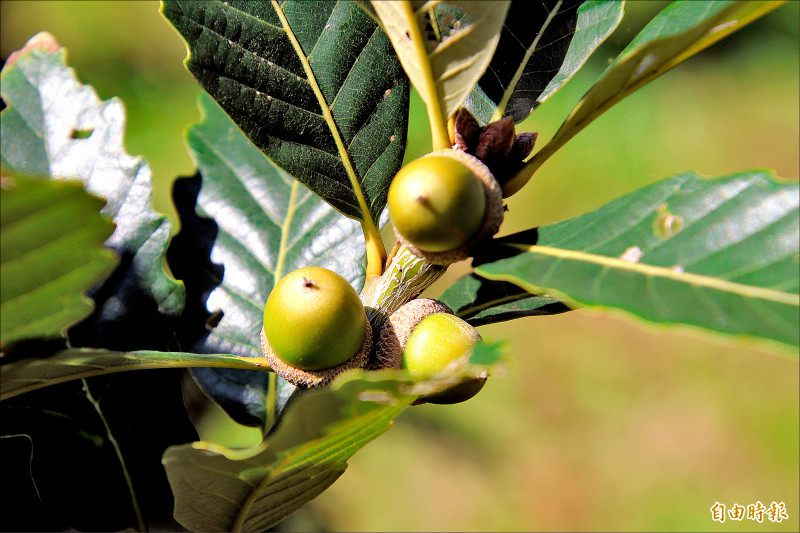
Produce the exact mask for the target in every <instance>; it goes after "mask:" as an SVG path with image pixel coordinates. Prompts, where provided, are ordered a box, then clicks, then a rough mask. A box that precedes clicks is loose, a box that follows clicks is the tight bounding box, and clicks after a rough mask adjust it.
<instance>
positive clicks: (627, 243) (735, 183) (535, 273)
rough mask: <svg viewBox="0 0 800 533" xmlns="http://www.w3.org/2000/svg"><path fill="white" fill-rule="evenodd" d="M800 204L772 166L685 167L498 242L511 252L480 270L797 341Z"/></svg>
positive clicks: (602, 301) (670, 319) (654, 316)
mask: <svg viewBox="0 0 800 533" xmlns="http://www.w3.org/2000/svg"><path fill="white" fill-rule="evenodd" d="M799 202H800V192H798V184H797V182H778V181H776V179H775V177H774V176H773V175H771V174H770V173H769V172H766V171H749V172H742V173H739V174H733V175H731V176H727V177H725V178H719V179H713V180H706V179H701V178H700V177H699V176H698V175H697V174H694V173H685V174H680V175H677V176H674V177H672V178H668V179H666V180H664V181H661V182H658V183H656V184H653V185H650V186H648V187H645V188H643V189H640V190H638V191H636V192H633V193H630V194H628V195H626V196H623V197H622V198H619V199H617V200H614V201H613V202H611V203H609V204H607V205H605V206H603V207H601V208H599V209H596V210H595V211H592V212H590V213H587V214H585V215H582V216H580V217H577V218H573V219H570V220H567V221H565V222H560V223H558V224H552V225H549V226H544V227H542V228H539V231H538V236H536V235H537V233H536V232H527V233H523V234H517V235H510V236H508V237H504V238H502V239H499V243H498V248H497V249H496V250H495V253H498V254H504V255H505V256H506V258H505V259H501V260H498V261H494V262H490V263H486V264H481V265H480V266H478V267H477V268H476V271H477V273H478V274H480V275H481V276H485V277H488V278H491V279H497V280H504V281H509V282H512V283H516V284H518V285H520V286H521V287H524V288H525V289H527V290H529V291H532V292H549V293H550V294H553V295H554V296H556V297H559V298H562V297H563V298H565V299H567V300H568V301H571V302H574V303H575V304H578V305H584V306H597V307H606V308H616V309H621V310H623V311H626V312H628V313H631V314H633V315H635V316H637V317H640V318H642V319H645V320H647V321H650V322H655V323H658V324H686V325H690V326H694V327H698V328H702V329H705V330H710V331H715V332H720V333H726V334H729V335H738V336H748V337H757V338H763V339H771V340H774V341H778V342H780V343H784V344H788V345H791V346H794V347H796V346H797V345H798V342H799V341H798V322H799V321H800V312H798V305H800V297H798V290H799V287H800V274H799V273H798V266H799V265H800V252H798V248H799V247H800V236H799V235H798V233H799V232H798V224H800V216H798V203H799ZM532 237H533V238H532ZM796 353H797V352H795V355H796Z"/></svg>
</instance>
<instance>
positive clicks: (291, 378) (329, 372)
mask: <svg viewBox="0 0 800 533" xmlns="http://www.w3.org/2000/svg"><path fill="white" fill-rule="evenodd" d="M366 322H367V332H366V334H365V335H364V343H363V344H362V345H361V348H360V349H359V350H358V352H357V353H356V354H355V355H354V356H353V357H351V358H350V359H348V360H347V361H345V362H344V363H342V364H340V365H338V366H334V367H331V368H325V369H322V370H313V371H312V370H300V369H299V368H295V367H293V366H290V365H288V364H286V363H284V362H283V361H281V359H280V358H279V357H278V356H277V355H275V352H273V351H272V347H271V346H270V345H269V341H268V340H267V336H266V334H265V333H264V328H263V327H262V328H261V351H262V353H263V354H264V357H265V358H266V360H267V363H269V366H270V368H272V370H273V371H274V372H275V373H276V374H278V375H279V376H281V377H282V378H283V379H285V380H286V381H288V382H289V383H291V384H292V385H296V386H298V387H305V388H311V387H321V386H323V385H327V384H328V383H330V382H331V381H333V378H335V377H336V376H338V375H339V374H341V373H342V372H344V371H345V370H350V369H352V368H364V367H365V366H367V363H368V362H369V353H370V350H371V348H372V326H370V323H369V320H367V321H366Z"/></svg>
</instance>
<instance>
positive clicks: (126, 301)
mask: <svg viewBox="0 0 800 533" xmlns="http://www.w3.org/2000/svg"><path fill="white" fill-rule="evenodd" d="M64 57H65V52H64V50H62V49H61V48H60V47H59V45H58V44H57V43H56V42H55V40H54V39H53V37H52V36H50V35H48V34H39V35H37V36H35V37H34V38H33V39H31V41H29V43H28V44H27V45H26V46H25V48H23V49H22V50H21V51H19V52H15V53H13V54H11V56H9V58H8V61H7V62H6V64H5V66H4V68H3V71H2V74H0V78H2V84H0V87H2V97H3V100H4V102H5V103H6V104H7V106H8V107H7V108H6V109H4V110H3V112H2V114H1V115H0V131H1V132H2V135H0V154H2V164H3V167H4V171H6V170H7V171H9V172H11V173H13V174H22V175H30V176H36V177H41V178H51V179H54V180H71V181H76V182H80V183H82V184H83V186H84V187H85V188H86V190H87V191H88V192H90V193H91V194H93V195H95V196H98V197H100V198H102V199H104V200H106V203H105V207H103V209H102V211H101V212H102V213H103V215H105V216H106V217H107V218H109V219H111V220H112V221H113V222H114V224H115V225H116V229H115V231H114V232H113V234H112V235H111V237H110V238H109V239H107V240H106V242H105V245H106V246H107V247H108V248H110V249H112V250H113V251H115V252H116V253H117V254H118V255H119V256H120V263H119V266H118V267H117V268H116V269H115V270H114V272H113V273H112V274H111V276H109V277H108V278H107V279H106V280H105V281H104V282H103V283H101V284H100V285H98V286H96V287H95V288H93V289H92V290H91V291H90V292H89V296H90V297H91V298H92V299H93V300H94V302H95V310H94V311H93V312H92V314H91V315H90V316H89V317H88V318H86V319H85V320H83V321H81V322H80V323H79V324H77V325H76V326H73V327H71V328H70V329H69V330H68V333H67V334H68V338H69V343H70V344H71V345H72V346H75V347H77V346H94V347H104V348H109V349H121V350H129V349H136V348H142V349H161V348H163V347H164V346H165V345H166V344H167V342H168V339H170V338H171V333H172V327H173V326H174V319H175V317H176V316H177V315H178V314H179V313H180V311H181V309H182V308H183V303H184V292H183V286H182V285H181V284H180V283H177V282H175V281H174V280H173V279H171V278H169V277H168V276H167V274H166V273H165V272H164V269H163V267H162V263H163V255H164V250H165V248H166V244H167V242H168V240H169V237H170V228H169V223H168V222H167V220H166V218H165V217H163V216H161V215H158V214H156V213H154V212H153V211H152V208H151V205H150V198H151V193H152V189H151V183H150V169H149V168H148V166H147V164H146V163H145V162H144V160H142V159H141V158H140V157H133V156H130V155H128V154H127V152H125V150H124V143H123V130H124V123H125V116H124V111H123V109H122V104H121V103H120V102H119V101H118V100H114V99H112V100H109V101H105V102H102V101H100V99H99V98H98V97H97V94H96V93H95V91H94V90H93V89H92V88H91V87H88V86H85V85H82V84H80V83H79V82H78V80H77V79H76V77H75V74H74V73H73V71H72V69H70V68H69V67H67V66H66V64H65V61H64ZM22 345H24V346H22ZM14 348H15V352H14V353H13V354H12V353H9V352H6V353H4V354H3V355H4V357H3V358H2V360H0V363H2V364H3V367H4V368H5V366H6V365H7V364H11V362H12V361H17V360H18V359H19V358H20V357H25V356H28V357H38V356H41V357H46V356H47V355H50V354H51V353H52V352H51V348H53V346H50V345H47V346H45V347H44V348H43V347H42V346H41V343H38V344H30V343H27V342H19V343H15V345H14ZM0 373H2V374H4V371H3V372H0ZM145 376H146V377H145ZM182 399H183V398H182V395H181V380H180V375H179V374H178V373H176V372H175V371H173V370H159V371H155V372H150V373H127V374H119V375H113V376H100V377H94V378H91V379H86V380H84V381H72V382H70V383H65V384H62V385H56V386H53V387H48V388H46V389H42V390H38V391H33V392H30V393H29V394H26V395H25V396H22V397H18V398H12V399H10V400H5V401H4V402H2V404H0V428H2V429H0V433H2V434H3V435H4V436H6V437H7V436H9V435H11V434H13V435H27V436H28V437H30V439H31V441H32V442H33V451H32V452H31V453H32V456H31V454H30V453H28V452H27V451H26V450H24V449H17V450H16V451H15V453H20V454H22V455H21V456H20V455H15V456H12V457H3V459H4V461H9V462H19V461H24V462H28V463H29V464H31V474H32V475H33V476H34V483H35V485H36V487H38V488H39V492H38V493H37V494H35V496H34V497H33V500H34V502H35V505H37V506H43V507H44V508H46V509H47V510H48V512H51V513H53V516H54V517H57V519H58V521H60V522H63V523H64V524H65V525H64V529H68V528H77V529H82V530H109V531H110V530H121V529H126V528H137V529H147V528H149V527H150V525H151V524H159V525H164V524H169V523H170V522H169V520H170V512H171V507H172V506H171V493H170V490H169V485H168V483H167V480H166V475H165V473H164V471H163V468H162V467H161V464H160V459H161V455H162V453H163V451H164V449H165V448H166V447H167V446H170V445H173V444H177V443H181V442H187V441H191V440H193V439H196V438H197V432H196V431H195V430H194V428H193V426H192V425H191V423H190V422H189V420H188V417H187V414H186V410H185V408H184V406H183V401H182ZM54 420H57V421H58V423H57V424H55V423H53V421H54ZM87 441H88V445H89V447H88V448H87ZM31 457H32V458H31ZM65 458H66V459H65ZM3 471H4V473H5V472H6V470H5V469H3ZM65 480H69V482H68V483H65ZM8 483H9V484H13V485H15V486H16V485H17V484H18V481H17V480H9V481H8ZM142 487H147V489H146V490H140V489H141V488H142ZM37 509H38V507H37ZM19 512H25V509H24V508H22V509H19V508H13V509H6V508H4V510H3V514H4V520H6V519H8V520H9V523H17V522H16V521H17V519H18V518H15V517H18V513H19ZM27 518H30V517H27ZM35 523H36V522H31V523H30V524H34V525H30V524H26V527H34V528H35V527H36V526H35Z"/></svg>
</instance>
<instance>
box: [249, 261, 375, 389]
mask: <svg viewBox="0 0 800 533" xmlns="http://www.w3.org/2000/svg"><path fill="white" fill-rule="evenodd" d="M371 347H372V328H371V327H370V324H369V321H368V320H367V316H366V312H365V310H364V306H363V305H362V303H361V299H360V298H359V296H358V293H356V291H355V290H354V289H353V287H351V286H350V284H349V283H348V282H347V280H345V279H344V278H342V277H341V276H339V275H338V274H336V273H335V272H332V271H330V270H328V269H325V268H320V267H305V268H300V269H298V270H295V271H294V272H291V273H289V274H287V275H286V276H284V277H283V278H282V279H281V280H280V281H279V282H278V283H277V284H276V285H275V287H274V288H273V289H272V292H271V293H270V295H269V298H268V299H267V303H266V305H265V306H264V327H263V328H262V330H261V349H262V351H263V353H264V357H265V358H266V359H267V362H268V363H269V365H270V366H271V367H272V369H273V370H274V371H275V372H276V373H277V374H278V375H280V376H281V377H283V378H284V379H286V380H287V381H289V382H290V383H292V384H294V385H297V386H302V387H317V386H320V385H325V384H327V383H329V382H330V381H331V380H332V379H333V378H335V377H336V376H337V375H338V374H340V373H341V372H344V371H345V370H349V369H351V368H363V367H364V366H366V364H367V362H368V360H369V353H370V348H371Z"/></svg>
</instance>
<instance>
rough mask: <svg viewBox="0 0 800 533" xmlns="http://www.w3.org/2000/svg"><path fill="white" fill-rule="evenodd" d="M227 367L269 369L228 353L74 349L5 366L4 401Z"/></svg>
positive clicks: (0, 376)
mask: <svg viewBox="0 0 800 533" xmlns="http://www.w3.org/2000/svg"><path fill="white" fill-rule="evenodd" d="M190 367H192V368H199V367H225V368H232V369H233V368H239V369H250V370H254V369H259V370H257V371H259V372H261V373H266V372H267V371H268V370H269V367H268V366H267V364H266V363H265V361H264V360H263V359H260V360H259V359H256V358H251V357H241V356H238V355H228V354H195V353H178V352H149V351H138V352H129V353H125V352H112V351H110V350H98V349H92V348H71V349H66V350H61V351H59V352H56V353H55V354H53V355H51V356H49V357H46V358H38V357H31V358H26V359H21V360H19V361H14V362H12V363H8V364H5V365H3V366H2V369H3V371H2V373H0V385H2V387H0V400H6V399H8V398H13V397H14V396H17V395H20V394H23V393H26V392H30V391H33V390H36V389H41V388H43V387H50V386H52V385H57V384H59V383H65V382H67V381H72V380H75V379H80V378H90V377H94V376H100V375H103V374H113V373H117V372H126V371H130V370H153V369H157V368H190Z"/></svg>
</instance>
